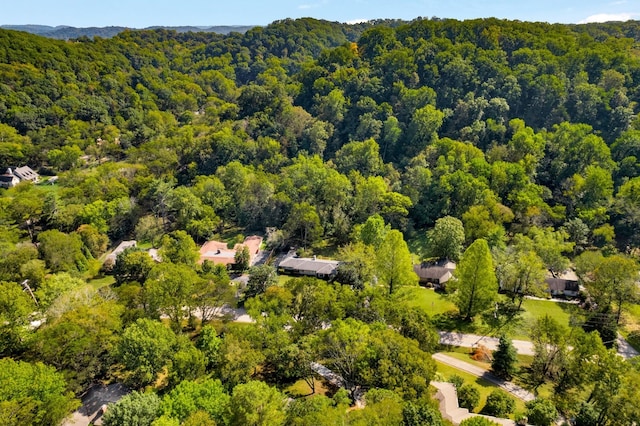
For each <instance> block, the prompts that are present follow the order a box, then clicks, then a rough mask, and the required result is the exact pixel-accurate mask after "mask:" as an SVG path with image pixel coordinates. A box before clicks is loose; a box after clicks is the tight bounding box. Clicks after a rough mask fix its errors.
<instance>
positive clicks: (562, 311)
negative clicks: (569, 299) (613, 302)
mask: <svg viewBox="0 0 640 426" xmlns="http://www.w3.org/2000/svg"><path fill="white" fill-rule="evenodd" d="M522 308H523V309H524V311H523V312H522V321H521V322H520V324H518V325H517V326H516V327H515V328H514V330H513V332H512V334H511V338H513V339H519V340H530V337H529V333H530V330H531V327H532V325H533V324H534V323H535V321H536V320H537V319H538V318H542V317H544V316H545V315H548V316H550V317H551V318H553V319H554V320H556V321H557V322H558V323H559V324H561V325H563V326H565V327H568V326H569V324H570V320H571V314H572V313H573V312H577V311H578V310H579V309H580V308H579V307H578V306H577V305H574V304H571V303H562V302H554V301H551V300H534V299H525V300H524V302H523V303H522Z"/></svg>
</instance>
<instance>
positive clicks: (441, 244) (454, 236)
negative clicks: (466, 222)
mask: <svg viewBox="0 0 640 426" xmlns="http://www.w3.org/2000/svg"><path fill="white" fill-rule="evenodd" d="M427 238H428V240H429V255H430V256H432V257H438V258H440V259H450V260H453V261H456V262H457V261H458V260H459V259H460V255H461V254H462V245H463V244H464V226H463V225H462V222H461V221H460V219H456V218H455V217H451V216H445V217H442V218H440V219H438V220H436V225H435V226H434V227H433V229H432V230H431V231H429V232H428V233H427Z"/></svg>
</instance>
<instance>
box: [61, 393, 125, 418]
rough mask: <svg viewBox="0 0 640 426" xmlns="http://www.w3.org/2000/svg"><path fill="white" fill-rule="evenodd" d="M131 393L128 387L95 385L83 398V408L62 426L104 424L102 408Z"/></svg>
mask: <svg viewBox="0 0 640 426" xmlns="http://www.w3.org/2000/svg"><path fill="white" fill-rule="evenodd" d="M129 392H130V391H129V389H127V387H126V386H124V385H121V384H119V383H113V384H110V385H109V386H103V385H95V386H93V387H92V388H91V389H89V390H88V391H87V393H86V394H85V395H84V396H83V397H82V406H81V407H80V408H78V410H77V411H75V412H74V413H73V414H72V415H71V416H70V417H69V418H67V419H66V420H65V421H64V422H63V423H62V426H88V425H89V424H94V425H101V424H102V414H103V413H102V410H101V408H102V406H103V405H108V404H110V403H113V402H118V401H119V400H120V398H122V397H123V396H125V395H126V394H128V393H129Z"/></svg>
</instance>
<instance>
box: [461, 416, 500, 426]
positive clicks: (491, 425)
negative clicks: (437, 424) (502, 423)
mask: <svg viewBox="0 0 640 426" xmlns="http://www.w3.org/2000/svg"><path fill="white" fill-rule="evenodd" d="M497 425H498V423H496V422H492V421H491V420H489V419H487V418H486V417H481V416H475V417H471V418H469V419H466V420H463V421H461V422H460V426H497Z"/></svg>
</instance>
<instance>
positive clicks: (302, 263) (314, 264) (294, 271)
mask: <svg viewBox="0 0 640 426" xmlns="http://www.w3.org/2000/svg"><path fill="white" fill-rule="evenodd" d="M339 265H340V262H338V261H337V260H328V259H318V258H316V257H315V256H314V257H313V258H310V257H296V256H289V257H287V258H285V259H284V260H282V261H281V262H280V263H279V264H278V271H279V272H282V273H283V274H289V275H306V276H310V277H316V278H321V279H324V280H329V279H332V278H333V277H335V275H336V273H337V272H338V266H339Z"/></svg>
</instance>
